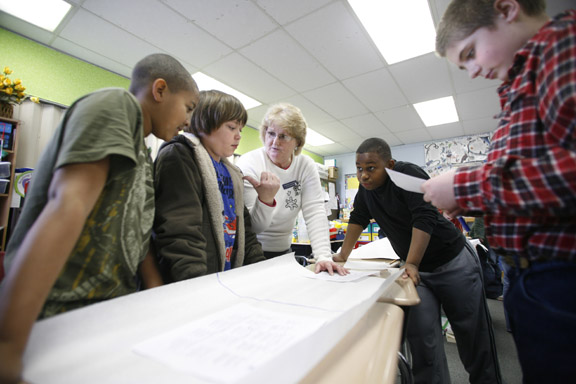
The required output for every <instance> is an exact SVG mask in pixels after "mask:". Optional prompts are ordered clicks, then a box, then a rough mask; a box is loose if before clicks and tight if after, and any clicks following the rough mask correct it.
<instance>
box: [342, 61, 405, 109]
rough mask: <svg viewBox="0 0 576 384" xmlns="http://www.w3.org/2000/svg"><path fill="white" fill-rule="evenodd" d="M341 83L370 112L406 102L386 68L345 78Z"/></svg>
mask: <svg viewBox="0 0 576 384" xmlns="http://www.w3.org/2000/svg"><path fill="white" fill-rule="evenodd" d="M342 83H343V84H344V85H345V86H346V87H347V88H348V89H349V90H350V92H352V93H353V94H354V95H355V96H356V97H357V98H358V99H359V100H360V101H361V102H362V103H363V104H364V105H365V106H366V107H367V108H368V109H369V110H370V111H372V112H378V111H383V110H386V109H391V108H395V107H399V106H401V105H404V104H407V102H408V101H407V100H406V98H405V97H404V94H403V93H402V91H401V90H400V88H398V85H397V84H396V82H395V81H394V79H393V78H392V76H391V75H390V72H389V71H388V69H386V68H383V69H379V70H377V71H374V72H369V73H365V74H362V75H359V76H356V77H352V78H350V79H346V80H344V81H343V82H342Z"/></svg>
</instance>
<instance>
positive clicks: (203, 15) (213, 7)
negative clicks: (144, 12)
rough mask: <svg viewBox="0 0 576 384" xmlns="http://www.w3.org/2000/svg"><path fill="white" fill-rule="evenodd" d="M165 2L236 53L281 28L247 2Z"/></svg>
mask: <svg viewBox="0 0 576 384" xmlns="http://www.w3.org/2000/svg"><path fill="white" fill-rule="evenodd" d="M163 1H164V3H166V4H167V5H168V6H170V7H172V8H173V9H175V10H177V11H178V12H179V13H180V14H182V15H183V16H184V17H186V18H187V19H188V20H191V21H192V22H194V23H195V24H196V25H198V26H200V27H201V28H203V29H204V30H205V31H207V32H208V33H210V34H212V35H213V36H215V37H217V38H218V39H220V40H221V41H223V42H225V43H226V44H227V45H229V46H230V47H232V48H235V49H237V48H240V47H242V46H244V45H246V44H249V43H251V42H253V41H255V40H257V39H259V38H260V37H262V36H264V35H266V34H267V33H268V32H270V31H272V30H274V29H276V28H278V24H276V23H275V22H274V21H273V20H272V19H271V18H270V17H269V16H268V15H267V14H266V13H264V12H263V11H262V10H261V9H260V8H258V7H257V6H256V5H255V4H254V3H253V2H251V1H248V0H194V1H189V0H163ZM168 30H169V28H168Z"/></svg>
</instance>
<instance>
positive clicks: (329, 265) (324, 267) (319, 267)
mask: <svg viewBox="0 0 576 384" xmlns="http://www.w3.org/2000/svg"><path fill="white" fill-rule="evenodd" d="M322 271H326V272H328V273H329V274H330V275H333V274H334V272H337V273H338V274H339V275H341V276H344V275H347V274H349V273H350V272H349V271H348V270H347V269H346V268H344V267H343V266H341V265H338V264H336V263H335V262H333V261H331V260H321V261H317V262H316V267H315V268H314V272H315V273H320V272H322Z"/></svg>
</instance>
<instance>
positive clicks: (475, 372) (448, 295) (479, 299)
mask: <svg viewBox="0 0 576 384" xmlns="http://www.w3.org/2000/svg"><path fill="white" fill-rule="evenodd" d="M420 278H421V282H420V284H419V285H418V286H417V287H416V289H417V291H418V295H419V296H420V299H421V302H420V304H419V305H417V306H415V307H412V308H411V309H410V316H409V317H408V325H407V327H408V330H407V337H408V342H409V344H410V352H411V354H412V372H413V375H414V382H415V383H422V384H447V383H450V382H451V381H450V372H449V371H448V363H447V361H446V354H445V352H444V339H443V336H442V330H441V325H440V313H441V312H440V306H442V308H444V312H445V313H446V316H447V317H448V320H449V321H450V325H451V326H452V330H453V331H454V336H455V338H456V343H457V347H458V354H459V355H460V360H461V361H462V363H463V365H464V367H465V369H466V371H467V372H468V373H469V375H470V382H471V383H473V384H480V383H482V384H494V383H500V382H501V378H500V368H499V365H498V357H497V355H496V346H495V344H494V334H493V331H492V321H491V318H490V313H489V311H488V307H487V304H486V298H485V296H484V288H483V285H482V271H481V269H480V261H479V260H478V256H477V255H476V253H475V252H474V250H473V249H472V246H470V245H469V244H467V246H465V247H464V248H463V249H462V251H461V252H460V254H459V255H458V256H456V258H454V259H453V260H451V261H449V262H448V263H446V264H444V265H442V266H441V267H438V268H436V269H435V270H434V271H432V272H420Z"/></svg>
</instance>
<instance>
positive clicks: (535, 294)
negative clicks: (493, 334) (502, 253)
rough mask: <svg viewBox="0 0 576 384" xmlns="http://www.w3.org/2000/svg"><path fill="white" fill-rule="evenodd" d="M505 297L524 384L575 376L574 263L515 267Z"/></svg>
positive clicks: (562, 380) (511, 272)
mask: <svg viewBox="0 0 576 384" xmlns="http://www.w3.org/2000/svg"><path fill="white" fill-rule="evenodd" d="M508 277H509V279H510V288H509V290H508V292H507V294H506V295H505V296H504V305H505V307H506V309H507V311H508V316H509V318H510V325H511V327H512V334H513V336H514V341H515V343H516V348H517V350H518V358H519V360H520V365H521V367H522V373H523V382H524V383H573V382H574V380H575V378H576V263H569V262H561V261H555V262H546V263H536V264H534V265H532V266H531V267H530V268H528V269H525V270H518V269H516V268H513V269H512V270H511V271H510V273H509V275H508Z"/></svg>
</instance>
